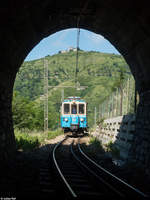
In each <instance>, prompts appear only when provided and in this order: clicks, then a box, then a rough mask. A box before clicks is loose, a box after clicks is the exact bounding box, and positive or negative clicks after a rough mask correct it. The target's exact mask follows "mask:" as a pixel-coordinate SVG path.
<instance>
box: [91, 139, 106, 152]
mask: <svg viewBox="0 0 150 200" xmlns="http://www.w3.org/2000/svg"><path fill="white" fill-rule="evenodd" d="M89 148H90V149H91V152H92V153H98V152H99V153H104V149H103V147H102V144H101V142H100V141H99V140H98V139H97V138H95V137H90V140H89Z"/></svg>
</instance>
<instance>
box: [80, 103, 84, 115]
mask: <svg viewBox="0 0 150 200" xmlns="http://www.w3.org/2000/svg"><path fill="white" fill-rule="evenodd" d="M79 114H84V104H79Z"/></svg>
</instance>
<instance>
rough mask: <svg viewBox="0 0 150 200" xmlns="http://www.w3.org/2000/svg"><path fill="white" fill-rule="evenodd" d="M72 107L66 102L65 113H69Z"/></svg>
mask: <svg viewBox="0 0 150 200" xmlns="http://www.w3.org/2000/svg"><path fill="white" fill-rule="evenodd" d="M69 113H70V109H69V104H64V114H69Z"/></svg>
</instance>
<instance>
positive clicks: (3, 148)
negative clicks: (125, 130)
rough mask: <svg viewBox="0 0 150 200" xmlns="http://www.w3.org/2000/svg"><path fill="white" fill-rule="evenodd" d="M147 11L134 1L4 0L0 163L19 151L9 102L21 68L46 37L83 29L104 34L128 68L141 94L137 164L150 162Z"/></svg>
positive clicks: (135, 148) (149, 19)
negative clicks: (64, 30) (16, 150)
mask: <svg viewBox="0 0 150 200" xmlns="http://www.w3.org/2000/svg"><path fill="white" fill-rule="evenodd" d="M147 4H148V3H147ZM148 8H149V6H148V5H146V3H145V4H143V3H142V2H137V1H131V0H126V1H123V2H122V1H119V0H116V1H112V0H108V1H106V0H72V1H68V0H64V1H59V0H55V1H54V0H43V1H39V0H36V1H35V0H30V1H21V2H20V1H19V0H15V1H13V3H11V2H10V1H9V0H6V1H5V3H3V5H2V6H1V8H0V9H1V11H0V16H1V22H0V23H1V34H0V41H1V46H0V52H1V59H0V65H1V67H0V107H1V109H0V119H1V120H0V160H8V159H9V158H10V157H12V156H13V155H14V153H15V138H14V134H13V123H12V113H11V101H12V92H13V84H14V81H15V77H16V73H17V71H18V70H19V67H20V66H21V64H22V62H23V61H24V59H25V57H26V56H27V55H28V53H29V52H30V51H31V49H32V48H33V47H34V46H35V45H36V44H37V43H38V42H40V41H41V40H42V39H43V38H44V37H47V36H49V35H51V34H53V33H55V32H57V31H59V30H63V29H67V28H73V27H77V25H79V27H80V28H83V29H87V30H90V31H93V32H95V33H97V34H101V35H103V36H104V37H105V38H106V39H108V40H109V41H110V42H111V43H112V44H113V45H114V46H115V48H116V49H117V50H118V51H119V52H120V53H121V54H122V55H123V57H124V58H125V60H126V62H127V63H128V64H129V66H130V69H131V71H132V73H133V75H134V78H135V80H136V86H137V89H138V92H139V94H140V104H139V106H138V110H137V116H136V136H135V143H134V144H133V151H132V152H133V155H135V156H134V157H135V159H136V160H137V161H139V162H143V163H144V165H145V166H148V165H149V164H150V156H147V154H148V150H143V148H144V149H148V148H149V149H150V136H149V135H148V133H149V131H150V125H149V124H150V114H149V113H150V112H149V111H150V103H149V100H150V92H149V89H150V76H149V74H150V67H149V65H150V56H149V52H150V15H149V10H148ZM145 120H146V121H145ZM141 141H142V142H141ZM142 156H143V157H144V160H143V159H142V158H141V157H142Z"/></svg>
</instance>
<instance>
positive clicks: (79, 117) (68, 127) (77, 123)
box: [60, 97, 88, 134]
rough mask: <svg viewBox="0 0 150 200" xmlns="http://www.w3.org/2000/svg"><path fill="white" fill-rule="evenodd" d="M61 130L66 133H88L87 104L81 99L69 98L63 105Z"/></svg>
mask: <svg viewBox="0 0 150 200" xmlns="http://www.w3.org/2000/svg"><path fill="white" fill-rule="evenodd" d="M60 121H61V128H62V129H63V130H64V133H67V132H72V133H73V134H78V133H87V131H88V126H87V102H86V101H85V100H83V99H81V98H80V97H68V98H66V99H64V100H63V102H62V105H61V117H60Z"/></svg>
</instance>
